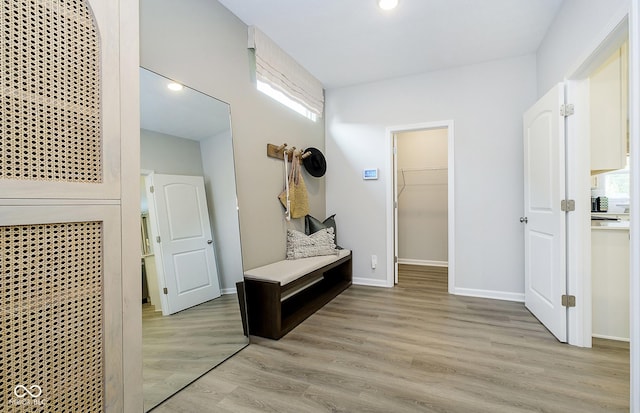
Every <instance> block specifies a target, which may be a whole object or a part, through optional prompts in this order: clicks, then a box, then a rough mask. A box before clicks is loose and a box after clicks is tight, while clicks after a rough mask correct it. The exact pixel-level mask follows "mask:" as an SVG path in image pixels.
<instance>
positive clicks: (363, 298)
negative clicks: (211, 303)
mask: <svg viewBox="0 0 640 413" xmlns="http://www.w3.org/2000/svg"><path fill="white" fill-rule="evenodd" d="M446 284H447V281H446V272H444V271H443V270H442V269H437V268H428V267H414V266H401V273H400V284H399V285H398V286H397V287H396V288H393V289H385V288H373V287H362V286H352V287H351V288H349V289H348V290H347V291H345V292H344V293H342V294H341V295H340V296H338V297H337V298H335V299H334V300H333V301H332V302H330V303H329V304H327V305H326V306H325V307H324V308H322V309H321V310H320V311H318V312H317V313H316V314H314V315H313V316H311V317H310V318H309V319H307V320H306V321H304V322H303V323H302V324H301V325H300V326H298V327H297V328H295V329H294V330H293V331H292V332H290V333H289V334H288V335H286V336H285V337H284V338H282V339H281V340H279V341H271V340H267V339H260V338H257V337H252V344H251V345H250V346H249V347H247V348H245V349H244V350H242V351H241V352H240V353H238V354H237V355H236V356H234V357H233V358H231V359H229V360H227V361H226V362H224V363H223V364H222V365H220V366H218V367H217V368H216V369H214V370H212V371H211V372H209V373H207V374H206V375H205V376H203V377H202V378H201V379H199V380H198V381H196V382H195V383H193V384H191V385H190V386H188V387H187V388H186V389H185V390H183V391H181V392H180V393H178V394H177V395H176V396H174V397H173V398H171V399H169V400H168V401H167V402H165V403H164V404H162V405H160V406H159V407H158V408H157V409H155V410H154V412H153V413H164V412H172V413H174V412H183V413H189V412H223V413H224V412H234V413H236V412H296V413H299V412H385V413H389V412H393V413H396V412H508V413H513V412H531V411H534V412H562V413H567V412H625V411H628V410H629V402H628V399H629V350H628V345H625V344H619V343H615V342H606V341H598V342H597V343H596V346H595V347H594V348H593V349H583V348H576V347H571V346H568V345H566V344H561V343H559V342H557V341H556V339H555V338H553V337H552V336H551V335H550V333H548V332H547V330H546V329H545V328H544V327H543V326H541V325H540V324H539V323H538V321H537V320H536V319H535V318H534V317H533V316H532V315H531V314H530V313H529V312H528V311H527V310H526V309H525V308H524V305H523V304H521V303H514V302H506V301H495V300H487V299H478V298H470V297H460V296H452V295H448V294H447V288H446Z"/></svg>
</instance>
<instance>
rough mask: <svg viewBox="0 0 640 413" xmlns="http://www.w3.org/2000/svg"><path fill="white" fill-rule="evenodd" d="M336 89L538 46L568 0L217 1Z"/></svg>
mask: <svg viewBox="0 0 640 413" xmlns="http://www.w3.org/2000/svg"><path fill="white" fill-rule="evenodd" d="M219 1H220V3H222V4H223V5H224V6H225V7H227V8H228V9H229V10H231V12H233V13H234V14H235V15H236V16H238V17H239V18H240V19H241V20H242V21H244V22H245V23H246V24H247V25H255V26H257V27H258V28H259V29H260V30H262V31H263V32H264V33H265V34H267V36H269V37H271V39H272V40H274V41H275V42H276V43H277V44H278V45H279V46H280V47H281V48H282V49H284V50H285V51H286V52H287V53H289V55H291V56H292V57H293V58H294V59H296V60H297V61H298V62H299V63H300V64H301V65H302V66H304V67H305V68H306V69H307V70H309V71H310V72H311V73H312V74H313V75H314V76H315V77H316V78H318V79H319V80H320V81H321V82H322V84H323V85H324V86H325V88H336V87H342V86H348V85H353V84H358V83H365V82H371V81H376V80H381V79H388V78H393V77H399V76H407V75H412V74H418V73H424V72H430V71H436V70H442V69H447V68H451V67H457V66H464V65H469V64H474V63H480V62H485V61H490V60H496V59H503V58H508V57H516V56H522V55H525V54H529V53H534V52H535V51H536V50H537V49H538V46H539V45H540V42H541V41H542V39H543V38H544V35H545V33H546V31H547V28H548V27H549V25H550V24H551V22H552V21H553V18H554V17H555V15H556V13H557V11H558V9H559V7H560V5H561V4H562V1H563V0H399V5H398V7H397V8H396V9H394V10H392V11H387V12H385V11H382V10H380V9H379V8H378V7H377V2H376V0H277V1H265V0H242V1H238V0H219Z"/></svg>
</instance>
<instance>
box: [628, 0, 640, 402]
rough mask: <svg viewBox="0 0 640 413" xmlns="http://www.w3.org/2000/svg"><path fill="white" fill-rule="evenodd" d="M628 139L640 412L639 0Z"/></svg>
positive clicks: (633, 376) (634, 362)
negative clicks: (630, 160)
mask: <svg viewBox="0 0 640 413" xmlns="http://www.w3.org/2000/svg"><path fill="white" fill-rule="evenodd" d="M629 127H630V133H629V139H630V145H631V148H630V151H631V159H632V162H631V168H630V169H631V200H630V202H631V204H632V205H633V206H634V207H632V208H631V213H630V220H631V222H630V235H631V237H630V238H631V240H630V242H631V246H630V251H631V263H630V267H631V268H630V275H631V276H630V277H629V278H630V287H629V290H630V294H631V298H630V307H631V308H630V313H631V314H630V324H631V326H630V338H631V345H630V362H629V364H630V366H629V370H630V381H631V383H630V389H631V394H630V401H629V411H632V412H640V253H638V251H640V208H638V206H639V205H640V168H638V166H637V165H638V162H640V0H632V1H631V13H630V15H629Z"/></svg>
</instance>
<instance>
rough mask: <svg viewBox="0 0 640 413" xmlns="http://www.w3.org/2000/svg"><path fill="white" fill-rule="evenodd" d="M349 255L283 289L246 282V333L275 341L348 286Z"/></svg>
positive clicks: (268, 283) (276, 284) (273, 284)
mask: <svg viewBox="0 0 640 413" xmlns="http://www.w3.org/2000/svg"><path fill="white" fill-rule="evenodd" d="M352 278H353V276H352V269H351V254H349V255H348V256H346V257H343V258H341V259H339V260H337V261H335V262H332V263H331V264H329V265H326V266H324V267H321V268H319V269H317V270H315V271H313V272H310V273H308V274H306V275H303V276H302V277H300V278H298V279H297V280H295V281H292V282H290V283H288V284H286V285H284V286H281V285H280V283H279V282H275V281H269V280H260V279H254V278H245V279H244V286H242V287H241V286H239V287H240V288H243V292H244V295H245V299H246V306H247V317H248V323H247V324H248V328H249V333H250V334H252V335H256V336H260V337H266V338H271V339H274V340H278V339H280V338H281V337H283V336H284V335H285V334H287V333H288V332H289V331H291V330H293V329H294V328H295V327H296V326H297V325H298V324H300V323H301V322H303V321H304V320H305V319H306V318H307V317H309V316H310V315H312V314H313V313H315V312H316V311H317V310H318V309H320V308H322V306H324V305H325V304H326V303H328V302H329V301H331V300H332V299H333V298H335V297H336V296H338V295H339V294H340V293H341V292H342V291H344V290H346V289H347V288H349V286H351V282H352Z"/></svg>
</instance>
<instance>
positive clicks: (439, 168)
mask: <svg viewBox="0 0 640 413" xmlns="http://www.w3.org/2000/svg"><path fill="white" fill-rule="evenodd" d="M448 169H449V168H447V167H446V166H433V167H424V168H400V174H401V175H402V188H400V191H398V198H399V197H400V195H401V194H402V192H403V191H404V189H405V188H406V187H407V186H437V185H447V183H446V182H442V183H433V182H427V183H423V182H420V183H410V184H407V183H406V178H405V173H407V172H409V173H412V172H447V171H448Z"/></svg>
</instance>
